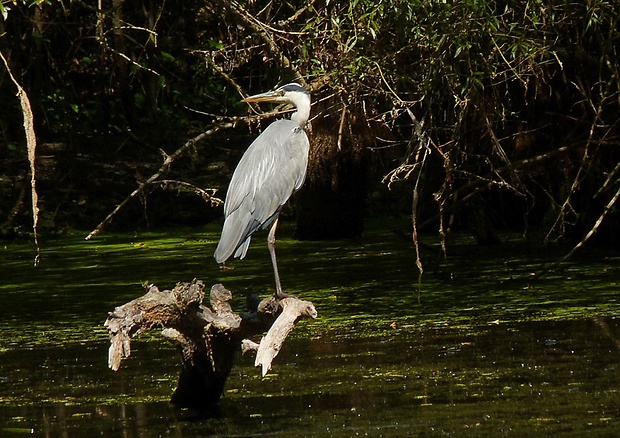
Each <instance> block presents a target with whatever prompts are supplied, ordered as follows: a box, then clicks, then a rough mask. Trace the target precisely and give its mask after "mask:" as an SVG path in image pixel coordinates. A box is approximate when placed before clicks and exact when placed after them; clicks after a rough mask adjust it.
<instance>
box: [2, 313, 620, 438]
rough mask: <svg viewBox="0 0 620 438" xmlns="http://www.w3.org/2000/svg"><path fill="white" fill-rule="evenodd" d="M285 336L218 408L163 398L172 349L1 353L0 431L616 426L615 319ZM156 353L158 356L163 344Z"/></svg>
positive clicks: (348, 431) (618, 349)
mask: <svg viewBox="0 0 620 438" xmlns="http://www.w3.org/2000/svg"><path fill="white" fill-rule="evenodd" d="M352 335H353V334H352V333H346V334H345V333H332V334H325V335H323V336H319V337H315V338H312V339H304V338H299V337H298V338H296V339H295V340H293V341H292V342H289V343H288V344H287V345H286V346H285V348H284V350H283V351H282V353H281V356H279V358H278V360H277V362H278V363H277V364H276V366H275V368H274V374H271V375H269V376H268V377H267V378H265V379H260V378H259V377H258V373H257V370H256V369H254V368H253V367H251V366H250V362H251V359H250V358H247V357H241V358H240V359H239V364H238V366H237V367H236V368H235V369H234V371H233V374H232V376H231V378H230V381H229V383H228V386H227V393H226V396H225V398H224V399H223V401H222V403H221V407H220V410H219V412H213V413H210V416H211V417H210V418H204V417H201V418H197V417H195V416H194V415H193V414H192V413H191V412H188V411H179V410H175V409H174V408H173V407H171V406H170V405H169V404H168V403H167V398H168V397H169V395H170V392H171V391H172V389H173V388H174V385H175V379H176V375H177V372H178V369H177V366H178V364H177V361H176V355H175V351H174V350H171V349H170V348H168V347H167V346H166V344H165V343H163V342H162V343H160V342H155V341H152V342H143V343H137V344H136V349H135V351H134V352H133V356H132V358H130V359H129V360H128V361H126V362H125V363H124V364H123V366H122V368H121V370H120V371H119V372H118V373H113V372H111V371H108V370H107V369H106V364H105V361H104V360H102V359H103V358H105V355H106V349H107V344H106V343H103V342H102V343H98V342H91V343H87V344H84V345H73V346H70V347H61V348H35V349H26V350H20V349H13V350H11V351H8V352H4V353H3V354H2V355H1V360H2V367H1V371H0V379H1V383H0V400H2V406H0V422H1V423H0V424H2V429H1V431H2V436H9V435H15V436H19V435H23V434H31V433H34V434H36V435H39V436H109V437H114V436H128V437H133V436H149V437H151V436H178V437H194V436H262V435H266V436H270V435H276V436H332V435H333V436H343V437H344V436H394V437H396V436H408V435H444V434H447V435H451V436H455V435H456V436H458V435H461V434H463V435H465V434H470V433H472V432H473V433H475V434H476V435H477V434H482V435H487V434H488V435H491V436H498V435H513V436H524V435H531V434H540V435H548V434H551V433H566V434H574V435H575V436H578V435H582V434H586V433H588V434H591V433H592V434H597V435H608V436H612V435H613V433H614V431H617V430H620V394H619V393H618V391H619V388H620V321H619V320H617V319H609V318H607V319H602V318H601V319H599V318H596V319H589V320H581V321H561V322H557V321H556V322H530V323H513V324H498V325H489V326H487V327H479V328H476V329H475V330H468V331H463V330H458V329H457V330H453V329H449V328H444V329H426V330H417V329H415V328H407V327H405V328H398V327H397V328H395V329H393V333H392V334H391V335H387V336H386V335H385V334H382V335H381V336H377V337H373V336H368V337H362V338H357V337H355V336H352ZM162 346H163V349H162Z"/></svg>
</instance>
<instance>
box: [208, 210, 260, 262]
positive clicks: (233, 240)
mask: <svg viewBox="0 0 620 438" xmlns="http://www.w3.org/2000/svg"><path fill="white" fill-rule="evenodd" d="M237 216H238V214H237V211H235V212H233V213H232V214H231V215H230V216H228V217H227V218H226V220H225V221H224V226H223V228H222V236H221V237H220V242H219V243H218V244H217V248H216V249H215V252H214V253H213V257H215V260H216V261H217V262H218V263H222V262H225V261H226V260H228V259H229V258H230V256H231V255H233V253H234V255H235V257H239V258H244V257H245V254H246V252H247V251H248V247H249V246H250V239H251V234H252V233H253V232H254V231H255V230H256V229H257V228H258V227H259V226H260V224H259V223H258V221H255V220H252V219H250V220H239V218H238V217H237ZM242 224H246V225H245V226H243V225H242Z"/></svg>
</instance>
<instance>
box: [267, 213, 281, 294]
mask: <svg viewBox="0 0 620 438" xmlns="http://www.w3.org/2000/svg"><path fill="white" fill-rule="evenodd" d="M277 226H278V218H276V219H275V220H274V221H273V225H272V226H271V229H270V230H269V235H268V236H267V247H268V248H269V254H271V264H273V275H274V277H275V278H276V297H278V298H281V297H282V296H283V295H284V294H283V293H282V285H281V284H280V274H279V273H278V262H277V261H276V227H277Z"/></svg>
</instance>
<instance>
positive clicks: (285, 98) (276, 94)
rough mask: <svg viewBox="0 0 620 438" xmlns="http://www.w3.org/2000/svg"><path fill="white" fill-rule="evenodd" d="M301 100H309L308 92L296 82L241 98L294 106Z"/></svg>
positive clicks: (249, 100)
mask: <svg viewBox="0 0 620 438" xmlns="http://www.w3.org/2000/svg"><path fill="white" fill-rule="evenodd" d="M303 101H307V102H308V103H309V102H310V93H308V91H306V89H305V88H304V87H302V86H301V85H299V84H296V83H291V84H286V85H283V86H281V87H280V88H278V89H276V90H273V91H268V92H266V93H261V94H255V95H254V96H250V97H246V98H245V99H243V100H242V102H279V103H292V104H293V105H295V106H299V105H298V102H303Z"/></svg>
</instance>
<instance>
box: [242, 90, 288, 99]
mask: <svg viewBox="0 0 620 438" xmlns="http://www.w3.org/2000/svg"><path fill="white" fill-rule="evenodd" d="M278 97H280V95H278V94H276V92H274V91H269V92H267V93H261V94H255V95H254V96H249V97H246V98H245V99H242V100H241V102H276V101H277V99H278Z"/></svg>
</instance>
